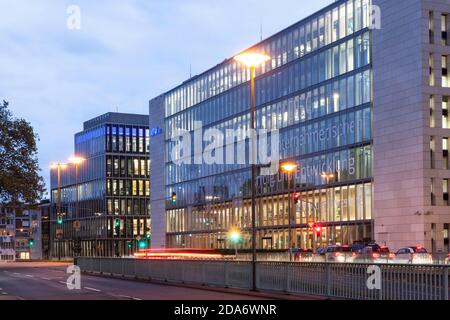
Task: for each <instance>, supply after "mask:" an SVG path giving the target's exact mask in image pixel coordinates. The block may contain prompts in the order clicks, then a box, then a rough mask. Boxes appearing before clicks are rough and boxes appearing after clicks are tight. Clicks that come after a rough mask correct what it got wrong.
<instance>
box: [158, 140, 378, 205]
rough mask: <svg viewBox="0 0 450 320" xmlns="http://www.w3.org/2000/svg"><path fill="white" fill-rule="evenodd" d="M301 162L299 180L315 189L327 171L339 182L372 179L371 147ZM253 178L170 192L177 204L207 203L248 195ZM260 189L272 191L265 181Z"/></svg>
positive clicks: (212, 180)
mask: <svg viewBox="0 0 450 320" xmlns="http://www.w3.org/2000/svg"><path fill="white" fill-rule="evenodd" d="M298 165H299V168H302V170H301V180H299V181H301V183H302V184H306V185H307V186H308V187H311V188H314V187H317V186H320V185H323V184H324V181H323V178H322V173H324V172H332V173H334V174H335V175H336V182H339V183H345V182H350V181H357V180H361V179H369V178H371V177H372V151H371V147H370V146H366V147H358V148H352V149H347V150H343V151H338V152H333V153H328V154H323V155H320V156H315V157H311V158H306V159H302V160H300V161H298ZM230 181H231V183H230ZM249 181H250V172H249V170H246V171H238V172H233V173H228V174H222V175H216V176H209V177H207V178H203V179H198V180H194V181H191V182H185V183H182V184H178V185H172V186H168V187H166V191H167V197H168V198H169V197H170V195H171V194H172V193H173V192H176V193H177V196H178V199H177V206H186V205H191V204H204V203H206V202H210V201H213V200H214V201H216V200H217V201H224V200H227V199H234V198H242V197H248V196H249V195H250V183H249ZM280 191H283V192H284V191H285V190H284V189H283V190H280ZM257 192H258V193H260V194H263V193H266V192H268V190H267V187H266V186H265V185H264V184H262V183H261V184H260V185H259V186H258V188H257ZM167 207H173V204H171V203H167Z"/></svg>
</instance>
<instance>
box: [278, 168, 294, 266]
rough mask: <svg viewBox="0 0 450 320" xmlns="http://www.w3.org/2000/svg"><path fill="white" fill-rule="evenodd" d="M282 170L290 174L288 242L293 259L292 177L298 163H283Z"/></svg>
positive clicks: (290, 256)
mask: <svg viewBox="0 0 450 320" xmlns="http://www.w3.org/2000/svg"><path fill="white" fill-rule="evenodd" d="M281 170H282V171H283V172H284V173H286V174H287V176H288V220H289V223H288V232H289V233H288V242H289V248H288V249H289V260H290V261H292V249H293V247H294V245H293V243H292V197H291V179H292V173H295V172H296V171H297V164H295V163H290V162H287V163H283V164H282V165H281Z"/></svg>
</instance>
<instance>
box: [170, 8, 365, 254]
mask: <svg viewBox="0 0 450 320" xmlns="http://www.w3.org/2000/svg"><path fill="white" fill-rule="evenodd" d="M369 10H370V1H369V0H350V1H337V2H336V3H334V4H333V5H330V6H329V7H327V8H325V9H324V10H322V11H320V12H318V13H317V14H315V15H313V16H311V17H309V18H307V19H305V20H303V21H301V22H299V23H297V24H295V25H293V26H291V27H289V28H288V29H286V30H284V31H282V32H280V33H278V34H276V35H275V36H273V37H271V38H269V39H268V40H265V41H263V42H261V43H259V44H257V45H256V46H254V47H252V48H251V49H252V50H255V51H258V52H261V53H264V54H266V55H269V56H271V57H272V59H271V60H270V61H269V62H267V63H265V64H264V65H262V66H261V67H259V68H257V71H256V89H255V98H256V128H257V129H267V130H274V129H277V130H279V133H280V154H281V159H283V160H290V161H296V162H297V165H298V167H299V168H300V169H299V171H298V172H297V174H295V175H293V177H291V178H290V177H287V176H286V175H284V174H281V173H280V174H278V175H276V176H271V177H265V176H259V177H258V183H257V222H256V224H257V228H258V232H257V235H258V244H257V246H258V247H259V248H263V249H286V248H288V243H287V239H288V225H289V221H288V207H289V206H288V202H289V200H288V199H289V197H288V194H289V193H293V192H296V193H299V194H301V195H302V197H301V199H302V200H301V201H299V203H297V204H295V208H294V215H295V218H294V219H293V220H295V222H294V221H293V222H291V225H292V224H293V228H294V229H295V231H294V233H295V237H294V238H295V240H294V242H295V246H297V247H305V248H308V247H309V248H310V247H312V241H313V240H312V231H311V229H310V228H309V224H310V223H311V222H320V223H321V224H323V226H324V231H323V232H322V234H321V236H320V239H319V243H321V244H328V243H341V244H351V243H353V242H355V241H362V240H367V239H371V238H372V237H373V234H372V233H373V231H372V229H373V223H372V207H373V205H372V204H373V201H372V193H373V186H372V182H373V175H372V65H371V31H370V30H369V28H368V26H369ZM249 80H250V73H249V71H248V70H247V69H246V68H243V67H241V66H240V65H239V64H238V63H237V62H235V61H234V60H233V59H230V60H228V61H226V62H224V63H222V64H220V65H218V66H217V67H215V68H213V69H211V70H209V71H207V72H205V73H204V74H202V75H200V76H197V77H196V78H193V79H191V80H189V81H187V82H185V83H183V84H182V85H181V86H179V87H177V88H175V89H173V90H172V91H170V92H168V93H166V94H165V95H164V108H165V109H164V110H165V124H164V125H165V139H166V143H165V145H166V150H165V154H166V155H165V159H166V164H165V180H166V181H165V185H166V196H167V198H169V197H170V195H171V194H172V193H173V192H175V193H176V194H177V202H176V203H175V204H174V203H171V202H169V201H168V202H167V203H166V232H167V246H168V247H202V248H229V247H231V246H232V245H231V244H228V241H227V233H228V231H229V230H230V229H232V228H236V227H237V228H240V229H241V230H242V232H243V233H244V235H245V236H244V247H247V248H249V247H250V246H251V239H250V235H251V230H250V227H251V212H250V211H251V203H250V195H251V193H250V179H251V170H250V166H249V165H248V164H233V165H230V164H212V165H206V164H182V165H179V164H175V163H173V162H172V159H171V154H172V151H173V149H174V148H175V147H176V143H177V142H176V141H172V138H173V137H174V136H175V135H176V133H175V132H176V131H177V130H179V129H182V130H186V131H188V132H190V134H191V135H192V136H193V135H194V129H195V122H198V121H201V122H202V125H203V130H207V129H210V128H214V129H218V130H220V131H221V132H225V130H227V129H234V130H237V129H243V130H246V129H249V128H250V127H251V124H250V121H251V116H250V98H251V97H250V84H249ZM206 145H207V143H206V142H205V146H206ZM205 146H204V147H205ZM246 148H247V150H248V144H247V145H246ZM235 152H236V150H235ZM195 156H196V155H195V154H193V155H192V156H191V157H192V159H191V160H192V163H194V161H193V159H194V157H195ZM234 156H235V157H236V154H235V155H234ZM323 173H328V174H331V173H332V174H334V178H333V179H332V181H324V179H323V178H322V175H323ZM288 179H291V183H290V186H291V190H288Z"/></svg>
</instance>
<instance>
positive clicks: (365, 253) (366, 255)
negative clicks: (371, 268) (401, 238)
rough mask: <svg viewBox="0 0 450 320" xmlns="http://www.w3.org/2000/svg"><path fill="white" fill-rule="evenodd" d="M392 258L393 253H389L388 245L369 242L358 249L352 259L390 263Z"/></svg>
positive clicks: (355, 260)
mask: <svg viewBox="0 0 450 320" xmlns="http://www.w3.org/2000/svg"><path fill="white" fill-rule="evenodd" d="M394 260H395V254H394V253H391V251H390V250H389V248H388V247H382V246H379V245H378V244H370V245H368V246H366V247H364V248H363V249H362V250H360V251H359V252H358V253H357V254H356V256H355V258H354V260H353V261H354V262H355V263H392V262H393V261H394Z"/></svg>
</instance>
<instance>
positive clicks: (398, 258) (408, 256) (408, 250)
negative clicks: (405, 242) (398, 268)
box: [395, 246, 433, 264]
mask: <svg viewBox="0 0 450 320" xmlns="http://www.w3.org/2000/svg"><path fill="white" fill-rule="evenodd" d="M395 262H396V263H408V264H433V256H432V255H431V254H429V253H428V251H427V250H426V249H425V248H424V247H421V246H412V247H404V248H400V250H398V251H397V253H396V254H395Z"/></svg>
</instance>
